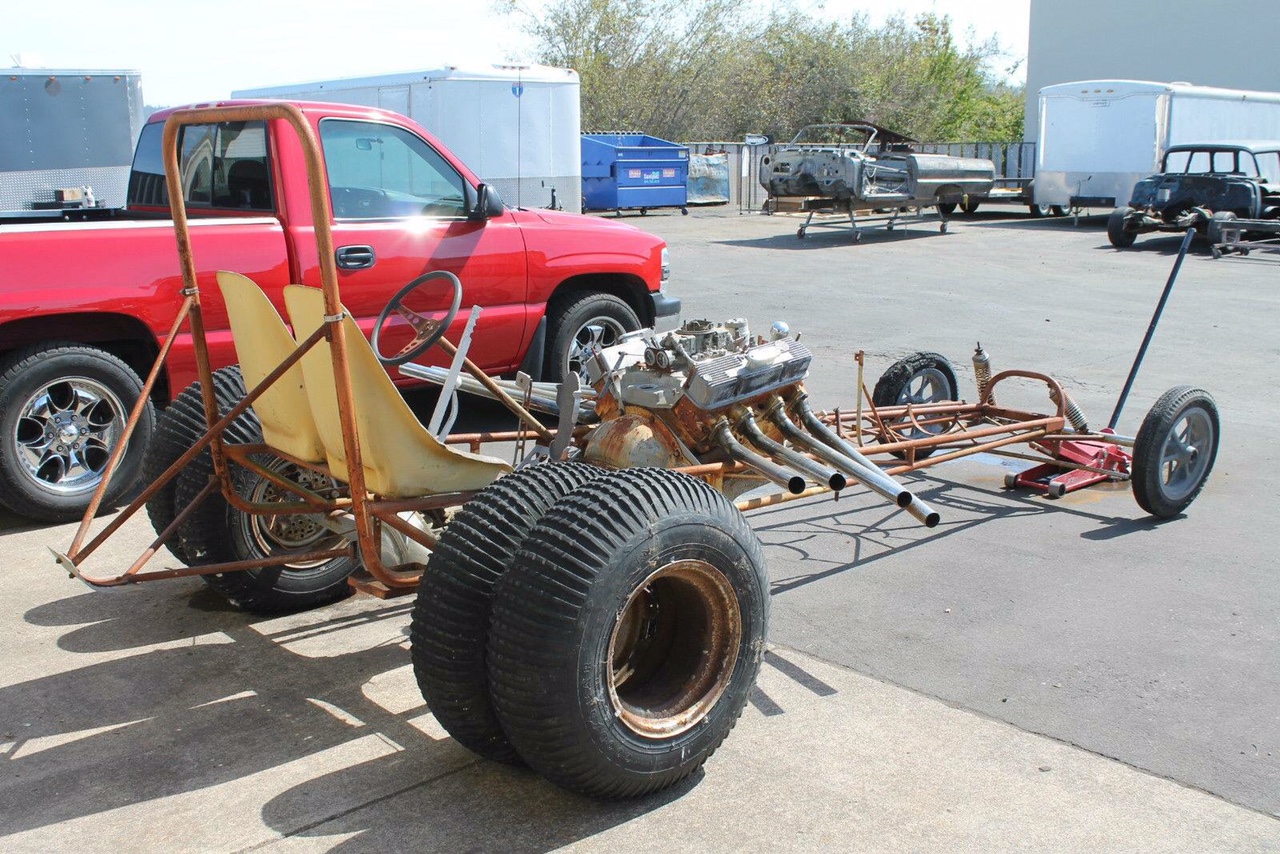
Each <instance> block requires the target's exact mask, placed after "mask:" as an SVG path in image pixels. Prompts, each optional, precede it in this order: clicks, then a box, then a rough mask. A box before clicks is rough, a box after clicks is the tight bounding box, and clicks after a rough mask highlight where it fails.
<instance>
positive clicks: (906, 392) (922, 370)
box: [871, 353, 957, 459]
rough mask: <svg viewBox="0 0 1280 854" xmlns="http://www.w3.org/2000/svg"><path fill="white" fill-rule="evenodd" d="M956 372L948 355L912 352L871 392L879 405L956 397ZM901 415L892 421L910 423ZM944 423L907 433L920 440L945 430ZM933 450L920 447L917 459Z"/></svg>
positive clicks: (898, 454) (908, 435) (882, 376)
mask: <svg viewBox="0 0 1280 854" xmlns="http://www.w3.org/2000/svg"><path fill="white" fill-rule="evenodd" d="M956 399H957V398H956V372H955V369H953V368H952V367H951V363H950V362H949V361H947V358H946V357H945V356H941V355H939V354H937V353H912V354H911V355H910V356H907V357H906V358H905V359H899V360H898V361H896V362H894V363H893V364H892V365H890V366H889V369H888V370H887V371H885V372H884V373H883V374H881V375H880V379H879V380H878V381H877V382H876V387H875V391H873V392H872V393H871V401H872V403H874V404H875V405H876V406H903V405H905V404H908V403H914V404H923V403H937V402H940V401H944V400H956ZM907 422H908V419H906V418H901V419H898V420H897V421H893V422H891V423H892V424H894V425H898V424H903V423H907ZM944 429H945V428H944V427H943V426H941V425H938V426H935V427H931V428H924V429H920V428H914V427H913V428H910V429H908V430H906V431H899V432H904V433H905V435H906V437H907V438H908V439H919V438H921V437H924V436H931V435H937V434H938V433H941V432H943V431H944ZM932 453H933V450H932V449H929V448H919V449H917V450H916V459H924V458H925V457H927V456H929V455H930V454H932ZM894 456H895V457H898V458H899V459H903V458H905V457H906V454H905V453H903V452H901V451H895V452H894Z"/></svg>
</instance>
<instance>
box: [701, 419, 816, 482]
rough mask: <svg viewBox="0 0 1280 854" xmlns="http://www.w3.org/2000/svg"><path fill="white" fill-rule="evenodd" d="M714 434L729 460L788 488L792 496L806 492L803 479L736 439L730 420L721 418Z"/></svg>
mask: <svg viewBox="0 0 1280 854" xmlns="http://www.w3.org/2000/svg"><path fill="white" fill-rule="evenodd" d="M712 434H713V435H714V436H715V439H716V444H718V445H719V446H720V449H721V450H723V451H724V452H725V453H726V454H728V455H729V459H731V460H733V461H734V462H739V463H742V464H743V465H745V466H747V467H748V468H751V469H754V470H756V471H757V472H759V473H760V474H762V475H764V476H765V477H766V478H768V479H769V480H771V481H773V482H774V483H776V484H778V485H779V486H783V487H786V490H787V491H788V492H790V493H791V494H792V495H799V494H800V493H802V492H804V484H805V480H804V478H803V477H801V476H800V475H798V474H796V473H795V472H793V471H791V470H790V469H787V468H783V467H782V466H780V465H778V464H777V463H775V462H774V461H773V460H770V459H767V458H765V457H762V456H760V455H759V454H757V453H756V452H755V451H752V450H751V449H749V448H747V447H746V446H745V445H743V444H742V443H741V442H739V441H738V440H737V439H735V438H734V436H733V431H732V430H730V429H729V421H728V419H725V418H721V419H720V420H719V421H717V422H716V426H715V428H714V430H713V431H712Z"/></svg>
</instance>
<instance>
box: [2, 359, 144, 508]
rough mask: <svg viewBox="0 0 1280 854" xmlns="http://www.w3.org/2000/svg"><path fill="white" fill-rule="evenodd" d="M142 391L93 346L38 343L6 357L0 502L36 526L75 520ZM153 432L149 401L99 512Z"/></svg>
mask: <svg viewBox="0 0 1280 854" xmlns="http://www.w3.org/2000/svg"><path fill="white" fill-rule="evenodd" d="M141 393H142V380H140V379H139V378H138V375H137V374H136V373H134V372H133V370H132V369H131V368H130V367H129V366H128V365H126V364H125V363H124V362H122V361H121V360H120V359H118V358H116V357H115V356H113V355H111V354H110V353H107V352H105V351H103V350H99V349H97V348H96V347H89V346H85V345H79V344H72V343H57V344H40V345H37V346H34V347H28V348H26V349H24V350H19V351H17V352H15V353H12V354H10V355H9V357H8V358H7V359H5V360H4V362H3V363H2V364H0V503H3V504H4V505H5V506H6V507H8V508H9V509H10V510H12V511H13V512H15V513H17V514H19V515H21V516H26V517H29V518H31V519H38V520H40V521H42V522H70V521H74V520H77V519H79V518H80V517H81V516H82V515H83V514H84V511H85V509H86V508H87V507H88V506H89V499H90V498H91V497H92V496H93V492H94V490H95V489H97V488H98V484H99V483H101V482H102V475H103V473H104V472H105V470H106V467H107V460H108V459H109V458H110V456H111V451H112V448H114V446H115V444H116V442H117V440H118V439H119V437H120V436H121V435H122V434H123V433H124V428H125V424H126V422H127V421H128V419H129V413H130V411H131V410H132V409H133V406H134V404H135V403H136V402H137V400H138V396H139V395H140V394H141ZM154 429H155V408H154V407H153V406H152V405H151V403H150V401H148V402H147V405H146V406H145V407H144V408H143V410H142V417H141V418H140V419H139V421H138V424H137V427H135V428H134V433H133V438H132V439H131V440H130V442H129V447H128V449H127V450H126V452H125V455H124V458H123V459H122V460H121V461H120V466H119V468H118V469H117V470H116V473H115V476H114V477H113V478H112V483H111V486H110V487H109V488H108V489H107V493H106V495H105V496H103V501H102V505H101V506H102V507H104V508H105V507H110V506H112V505H114V504H116V503H117V502H119V501H120V500H121V499H122V498H123V497H124V496H125V495H126V494H127V493H128V491H129V489H130V487H132V486H133V483H134V481H136V480H137V479H138V474H139V472H141V470H142V461H143V458H144V457H145V456H146V453H147V445H148V444H149V443H150V441H151V434H152V432H153V431H154Z"/></svg>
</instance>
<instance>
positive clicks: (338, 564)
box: [175, 411, 358, 614]
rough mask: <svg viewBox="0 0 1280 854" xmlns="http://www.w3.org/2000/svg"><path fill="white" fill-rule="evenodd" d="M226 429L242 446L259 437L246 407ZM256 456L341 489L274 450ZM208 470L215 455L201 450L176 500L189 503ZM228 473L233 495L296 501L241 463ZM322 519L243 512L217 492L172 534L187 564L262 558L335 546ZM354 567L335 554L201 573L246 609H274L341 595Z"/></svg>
mask: <svg viewBox="0 0 1280 854" xmlns="http://www.w3.org/2000/svg"><path fill="white" fill-rule="evenodd" d="M230 429H231V430H235V431H236V433H237V434H238V435H242V436H253V439H252V441H246V442H245V444H255V443H257V442H261V441H262V428H261V427H260V426H259V425H258V419H257V416H255V415H254V414H253V412H252V411H248V412H245V413H244V414H243V415H241V416H240V418H238V419H236V421H235V422H233V424H232V427H231V428H230ZM254 460H256V461H257V462H258V463H259V464H260V465H263V466H264V467H266V468H268V469H270V470H271V471H272V472H275V473H277V474H280V475H283V476H284V477H286V478H288V479H289V480H292V481H294V482H295V483H299V484H301V485H303V486H305V487H307V488H308V489H310V490H312V491H313V492H318V493H321V494H337V493H338V492H339V490H340V489H341V487H339V485H338V484H337V482H336V481H334V480H333V479H331V478H329V477H327V476H325V475H322V474H320V473H318V472H314V471H311V470H310V469H305V468H302V467H300V466H297V465H295V464H294V463H291V462H289V461H288V460H285V459H282V458H280V457H276V456H274V455H272V454H269V453H266V454H255V455H254ZM212 474H213V457H212V455H211V454H210V453H209V452H208V451H207V450H206V451H204V452H203V453H201V454H200V455H199V456H197V457H196V458H195V459H194V460H192V461H191V464H190V465H188V466H187V467H186V469H184V470H183V472H182V474H180V475H179V476H178V478H177V480H176V481H175V484H176V488H175V505H176V506H178V507H185V506H187V504H189V503H190V502H191V501H192V500H193V499H194V498H195V497H196V495H197V494H199V492H200V491H201V490H202V489H204V487H205V484H207V483H208V482H209V477H210V476H211V475H212ZM230 475H231V480H232V484H233V486H234V488H235V490H236V492H237V493H238V494H239V495H240V496H241V497H242V498H244V499H245V500H246V501H252V502H255V503H268V504H269V503H272V502H283V501H290V500H296V498H294V497H293V496H292V495H291V494H290V493H289V492H288V491H287V490H283V489H281V488H280V487H278V486H276V485H275V484H274V483H272V482H271V481H270V480H267V479H266V478H265V477H263V476H262V475H259V474H257V473H256V472H252V471H249V470H248V469H246V468H242V467H241V466H237V465H232V466H231V467H230ZM322 520H323V514H318V513H290V514H282V515H279V516H267V515H259V514H253V513H246V512H244V511H242V510H239V509H237V508H235V507H233V506H232V505H230V504H228V503H227V501H226V499H225V498H223V497H222V494H221V493H215V494H213V495H210V496H209V497H207V498H206V499H205V500H204V503H202V504H201V505H200V506H199V507H198V508H196V510H195V511H194V512H193V513H192V514H191V515H190V516H188V517H187V520H186V521H185V522H184V523H183V525H182V527H181V528H180V529H179V532H178V535H179V537H180V538H181V544H182V548H183V549H184V551H185V553H186V556H187V558H188V559H189V560H190V561H191V565H192V566H199V565H202V564H210V563H225V562H229V561H239V560H260V559H262V558H264V557H273V556H275V555H279V554H282V553H287V552H290V551H319V550H322V549H333V548H340V547H341V546H342V545H343V544H344V543H345V542H346V539H345V538H344V537H343V536H342V535H341V534H338V533H335V532H333V531H331V530H330V529H329V528H327V527H325V525H324V524H323V521H322ZM357 566H358V562H357V561H356V560H355V559H354V558H351V557H336V558H330V559H329V560H321V561H305V562H304V561H300V562H298V563H289V564H284V565H283V566H267V567H261V568H259V569H244V570H238V571H236V572H224V573H218V574H216V575H202V576H200V577H201V578H202V579H204V581H205V583H206V584H208V585H209V586H210V587H212V588H213V589H214V590H216V591H218V592H219V593H221V594H222V595H223V596H226V597H227V598H228V599H230V600H231V601H232V602H234V603H235V604H237V605H239V606H240V607H241V608H243V609H245V610H246V611H251V612H254V613H259V614H273V613H279V612H283V611H299V610H302V609H305V608H314V607H317V606H319V605H325V604H328V603H329V602H333V601H336V600H338V599H341V598H343V597H344V596H346V595H347V594H348V593H349V592H350V587H349V586H348V585H347V576H349V575H350V574H351V573H352V572H354V571H355V569H356V567H357Z"/></svg>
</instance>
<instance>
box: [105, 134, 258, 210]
mask: <svg viewBox="0 0 1280 854" xmlns="http://www.w3.org/2000/svg"><path fill="white" fill-rule="evenodd" d="M163 138H164V125H163V124H162V123H159V122H156V123H153V124H149V125H147V126H146V127H144V128H143V129H142V135H141V136H140V137H139V138H138V150H137V152H136V153H135V154H134V158H133V171H132V172H131V173H130V176H129V197H128V204H129V207H168V205H169V192H168V189H167V187H166V186H165V180H164V155H163V152H162V151H161V143H162V141H163ZM178 168H179V172H180V173H181V175H182V193H183V198H184V199H185V200H186V203H187V207H188V208H192V209H195V210H199V209H201V208H206V209H214V208H221V209H230V210H240V211H245V210H247V211H260V212H264V213H265V212H270V211H273V210H275V204H274V195H273V194H272V192H271V170H270V168H269V166H268V159H267V130H266V126H265V124H264V123H263V122H222V123H220V124H216V125H187V126H185V127H183V128H182V129H181V130H180V131H179V133H178Z"/></svg>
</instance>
